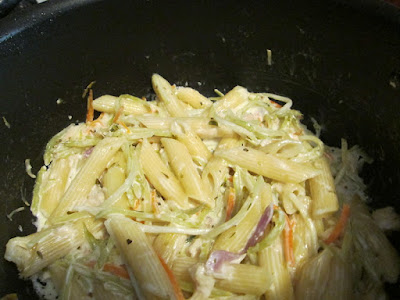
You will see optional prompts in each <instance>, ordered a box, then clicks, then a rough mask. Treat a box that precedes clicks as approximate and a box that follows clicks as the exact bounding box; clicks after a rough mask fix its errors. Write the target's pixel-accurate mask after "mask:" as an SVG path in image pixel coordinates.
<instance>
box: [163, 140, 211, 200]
mask: <svg viewBox="0 0 400 300" xmlns="http://www.w3.org/2000/svg"><path fill="white" fill-rule="evenodd" d="M161 143H162V144H163V146H164V149H165V151H166V152H167V155H168V160H169V163H170V165H171V166H172V169H173V170H174V173H175V175H176V177H177V178H179V180H180V182H181V183H182V185H183V187H184V189H185V192H186V194H187V195H188V197H190V198H191V199H194V200H196V201H198V202H200V203H204V204H207V205H208V206H210V207H213V206H214V203H213V202H212V201H211V199H210V197H209V195H208V194H207V193H206V190H205V188H204V186H203V182H202V180H201V178H200V175H199V172H198V171H197V169H196V167H195V165H194V163H193V160H192V157H191V156H190V153H189V151H188V150H187V148H186V147H185V145H184V144H182V143H181V142H179V141H177V140H174V139H166V138H163V139H161Z"/></svg>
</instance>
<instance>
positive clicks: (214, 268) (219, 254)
mask: <svg viewBox="0 0 400 300" xmlns="http://www.w3.org/2000/svg"><path fill="white" fill-rule="evenodd" d="M240 256H242V254H241V253H233V252H229V251H225V250H217V251H213V252H212V253H211V255H210V257H209V258H208V260H207V262H206V269H207V270H208V271H211V272H218V271H220V270H221V267H222V265H223V264H224V263H226V262H231V261H233V260H235V259H238V258H239V257H240Z"/></svg>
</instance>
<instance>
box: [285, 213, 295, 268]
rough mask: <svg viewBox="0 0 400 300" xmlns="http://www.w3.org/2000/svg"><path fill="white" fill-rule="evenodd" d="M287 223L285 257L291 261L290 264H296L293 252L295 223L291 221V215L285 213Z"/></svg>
mask: <svg viewBox="0 0 400 300" xmlns="http://www.w3.org/2000/svg"><path fill="white" fill-rule="evenodd" d="M285 219H286V225H285V230H284V232H283V234H284V240H285V247H284V248H285V249H284V250H285V258H286V261H287V262H288V263H289V266H291V267H293V266H294V253H293V224H292V222H291V221H290V219H289V217H288V216H287V215H285Z"/></svg>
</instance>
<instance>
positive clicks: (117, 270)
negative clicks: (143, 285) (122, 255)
mask: <svg viewBox="0 0 400 300" xmlns="http://www.w3.org/2000/svg"><path fill="white" fill-rule="evenodd" d="M103 271H104V272H108V273H111V274H114V275H116V276H118V277H121V278H125V279H129V273H128V270H127V269H126V267H125V266H124V265H121V266H117V265H113V264H105V265H104V267H103Z"/></svg>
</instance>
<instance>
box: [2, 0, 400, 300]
mask: <svg viewBox="0 0 400 300" xmlns="http://www.w3.org/2000/svg"><path fill="white" fill-rule="evenodd" d="M170 2H172V1H163V2H162V1H122V0H120V1H116V0H114V1H105V0H103V1H100V0H98V1H96V0H59V1H58V0H52V1H49V2H48V3H45V4H41V5H36V6H35V7H32V8H31V9H29V10H28V11H23V12H18V13H16V14H11V15H9V16H8V17H6V18H5V19H3V20H0V117H3V116H4V117H5V118H6V119H7V120H8V122H9V123H10V124H11V128H10V129H8V128H7V127H6V126H5V125H4V124H3V123H0V141H1V148H0V161H1V168H0V199H1V200H0V212H1V213H0V232H1V238H0V244H1V251H0V256H1V257H2V256H3V255H4V245H5V243H6V242H7V240H8V239H9V238H10V237H13V236H16V235H26V234H28V233H30V232H32V231H33V230H34V227H33V226H32V225H31V222H32V217H31V215H30V213H29V211H28V210H25V211H23V212H21V213H18V214H17V215H15V216H14V218H13V221H9V220H8V219H7V218H6V214H7V213H10V212H11V211H12V210H14V209H15V208H17V207H20V206H22V205H23V201H22V200H21V199H22V198H25V199H27V200H28V201H30V198H31V195H32V193H31V191H32V187H33V179H31V178H29V177H28V176H27V175H26V173H25V166H24V160H25V159H26V158H30V159H31V161H32V165H33V170H34V171H35V172H36V171H37V170H38V169H39V167H40V166H41V164H42V158H41V156H42V154H43V149H44V145H45V143H46V141H47V140H48V139H49V138H50V137H51V136H52V135H54V134H55V133H56V132H58V131H59V130H61V129H62V128H64V127H65V126H67V125H68V124H69V123H70V122H72V121H82V120H84V115H85V101H84V100H82V98H81V94H82V90H83V89H84V88H85V87H86V85H87V84H88V83H89V82H91V81H92V80H96V81H97V83H96V85H95V94H96V95H101V94H103V93H111V94H116V95H118V94H121V93H132V94H135V95H138V96H143V95H148V94H149V93H151V85H150V76H151V74H152V73H154V72H158V73H160V74H162V75H163V76H164V77H166V78H167V79H168V80H169V81H170V82H173V83H177V84H184V83H185V82H186V81H187V82H188V84H189V85H190V86H193V87H195V88H198V89H199V90H200V91H202V92H203V93H205V94H207V95H212V93H213V89H214V88H218V89H220V90H222V91H226V90H228V89H230V88H232V87H233V86H235V85H237V84H240V85H243V86H246V87H248V88H249V89H250V90H252V91H272V92H277V93H280V94H284V95H286V96H289V97H291V98H293V99H294V101H295V108H297V109H300V110H301V111H302V112H304V113H305V115H306V117H305V122H306V123H307V124H310V117H314V118H315V119H316V120H318V121H319V122H320V123H321V124H322V125H323V132H322V138H323V139H324V140H325V141H326V142H327V143H328V144H331V145H336V146H338V145H339V144H340V138H341V137H344V138H346V139H348V141H349V142H350V144H351V145H353V144H359V145H361V146H362V147H363V148H364V149H365V150H366V151H367V152H368V153H369V154H370V155H371V156H372V157H374V159H375V162H374V163H373V164H372V165H370V166H367V167H366V168H365V169H364V172H363V175H364V177H365V179H366V181H367V182H368V184H369V193H370V195H371V198H372V199H373V202H372V203H371V205H372V206H373V207H382V206H386V205H393V206H395V207H396V209H397V211H398V212H400V205H399V202H398V201H399V199H400V189H399V185H400V171H399V166H400V120H399V119H400V12H399V10H398V9H396V8H395V7H394V6H390V5H388V4H385V3H383V2H378V1H357V0H353V1H352V3H351V5H349V4H343V3H341V2H337V1H311V0H308V1H307V0H302V1H300V0H297V1H288V0H271V1H251V2H250V1H247V2H232V1H225V0H224V1H201V2H200V1H198V2H196V3H194V2H193V3H192V2H187V1H174V2H173V3H170ZM267 49H271V50H272V61H273V63H272V65H271V66H269V65H268V64H267ZM58 98H62V99H63V100H64V101H65V102H64V103H63V104H60V105H58V104H56V100H57V99H58ZM68 116H72V121H71V120H69V119H68ZM0 121H2V120H1V119H0ZM18 225H21V226H22V229H23V231H22V232H20V231H19V230H18ZM399 238H400V236H399V234H393V235H392V240H393V241H394V243H395V245H396V247H397V249H400V246H399ZM0 261H1V262H0V296H1V295H3V294H5V293H11V292H18V294H19V296H20V298H21V299H33V298H34V296H33V295H34V293H33V292H32V288H31V285H30V284H29V283H28V282H24V281H22V280H19V279H17V278H18V276H17V271H16V268H15V266H14V265H13V264H11V263H8V262H6V261H4V260H1V259H0ZM388 290H389V292H390V294H391V297H392V298H393V299H396V298H400V289H399V286H398V285H392V286H388Z"/></svg>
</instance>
